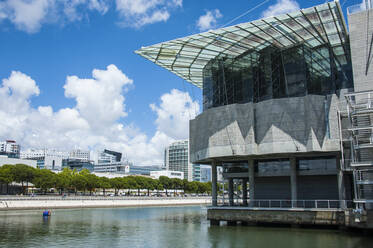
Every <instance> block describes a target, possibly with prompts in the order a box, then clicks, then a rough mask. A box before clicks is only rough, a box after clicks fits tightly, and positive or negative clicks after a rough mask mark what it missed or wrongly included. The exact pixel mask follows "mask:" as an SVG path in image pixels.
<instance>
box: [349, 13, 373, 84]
mask: <svg viewBox="0 0 373 248" xmlns="http://www.w3.org/2000/svg"><path fill="white" fill-rule="evenodd" d="M348 24H349V31H350V37H353V38H351V39H350V49H351V60H352V67H353V75H354V86H355V91H366V90H372V88H373V85H372V84H373V9H369V10H366V11H358V12H356V13H351V14H349V15H348Z"/></svg>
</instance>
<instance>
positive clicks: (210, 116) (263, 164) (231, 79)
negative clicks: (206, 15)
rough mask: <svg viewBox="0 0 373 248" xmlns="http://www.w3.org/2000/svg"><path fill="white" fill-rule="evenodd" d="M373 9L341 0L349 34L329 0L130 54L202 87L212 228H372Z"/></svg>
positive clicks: (193, 143)
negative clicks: (222, 188) (220, 190)
mask: <svg viewBox="0 0 373 248" xmlns="http://www.w3.org/2000/svg"><path fill="white" fill-rule="evenodd" d="M371 7H372V1H370V0H369V1H364V2H363V4H359V5H356V6H352V7H350V8H348V20H349V31H350V33H349V31H348V29H347V26H346V22H345V19H344V16H343V11H342V10H341V5H340V3H339V2H338V1H334V2H327V3H324V4H321V5H318V6H314V7H311V8H307V9H302V10H298V11H295V12H293V13H288V14H282V15H278V16H274V17H268V18H264V19H260V20H255V21H252V22H248V23H241V24H237V25H234V26H230V27H224V28H220V29H217V30H210V31H208V32H204V33H200V34H195V35H191V36H188V37H184V38H179V39H175V40H171V41H167V42H163V43H159V44H156V45H152V46H148V47H142V48H141V49H140V50H138V51H136V53H138V54H140V55H141V56H143V57H145V58H147V59H149V60H150V61H152V62H154V63H156V64H158V65H160V66H162V67H164V68H165V69H167V70H169V71H171V72H173V73H175V74H176V75H178V76H180V77H181V78H183V79H185V80H186V81H188V82H190V83H192V84H194V85H196V86H198V87H200V88H201V89H202V93H203V112H202V113H201V114H200V115H198V116H197V117H196V118H195V119H193V120H191V121H190V145H189V146H190V160H191V162H192V163H199V164H206V165H210V166H211V168H212V178H211V179H212V195H213V197H212V207H211V208H209V209H208V219H210V220H211V223H212V224H217V223H219V221H220V220H228V221H229V222H235V221H244V222H245V221H248V222H270V223H273V222H280V223H288V224H323V225H327V224H330V225H332V224H333V225H347V226H355V227H362V228H373V219H372V217H369V216H370V214H369V211H371V210H370V209H371V208H372V204H371V203H373V187H372V185H373V169H372V168H373V158H372V156H373V155H372V154H373V152H372V147H373V142H372V141H373V139H372V126H373V125H372V124H373V116H372V113H373V104H372V102H373V66H372V59H371V58H372V56H373V55H372V53H373V52H372V51H371V50H372V37H373V36H372V31H373V10H372V8H371ZM359 91H364V92H360V93H357V92H359ZM347 106H348V107H347ZM217 167H221V168H223V177H224V181H225V182H227V184H228V192H229V197H228V199H227V200H228V201H227V202H221V201H219V202H218V198H217ZM238 184H240V185H241V188H242V190H241V192H238V191H237V190H236V189H237V188H238V187H235V185H238ZM248 188H249V190H248ZM235 191H236V192H235ZM248 191H249V192H248ZM248 198H250V200H249V201H248ZM221 204H222V205H224V208H221V207H220V205H221ZM243 207H244V208H243ZM263 208H266V209H265V210H264V209H263ZM273 208H276V209H273ZM298 208H301V209H302V210H301V211H298V210H297V209H298ZM325 208H328V210H327V211H329V212H327V211H325ZM271 209H273V210H272V212H268V211H270V210H271ZM278 209H284V211H282V212H281V211H280V212H279V211H278ZM353 209H355V210H353ZM289 210H292V211H289ZM261 211H266V212H265V213H266V214H261ZM276 211H277V212H276ZM328 213H333V214H330V215H329V214H328ZM320 214H326V215H325V216H328V217H326V219H324V220H320V219H319V218H318V216H319V215H320ZM273 216H276V218H274V217H273ZM307 216H308V217H307Z"/></svg>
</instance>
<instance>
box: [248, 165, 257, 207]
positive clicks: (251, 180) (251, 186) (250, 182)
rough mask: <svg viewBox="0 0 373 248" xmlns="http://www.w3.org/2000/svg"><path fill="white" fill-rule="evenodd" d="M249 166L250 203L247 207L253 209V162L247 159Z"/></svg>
mask: <svg viewBox="0 0 373 248" xmlns="http://www.w3.org/2000/svg"><path fill="white" fill-rule="evenodd" d="M247 163H248V165H249V187H250V188H249V195H250V201H249V206H250V207H254V200H255V198H254V194H255V171H254V160H253V159H249V160H248V161H247Z"/></svg>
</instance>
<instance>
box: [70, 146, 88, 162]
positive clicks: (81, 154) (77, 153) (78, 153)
mask: <svg viewBox="0 0 373 248" xmlns="http://www.w3.org/2000/svg"><path fill="white" fill-rule="evenodd" d="M69 158H71V159H79V160H83V161H89V160H90V152H89V151H84V150H80V149H75V150H72V151H70V153H69Z"/></svg>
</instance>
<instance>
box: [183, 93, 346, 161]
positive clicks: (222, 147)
mask: <svg viewBox="0 0 373 248" xmlns="http://www.w3.org/2000/svg"><path fill="white" fill-rule="evenodd" d="M339 99H340V98H339V97H338V96H337V95H335V94H334V95H329V96H326V97H325V96H317V95H308V96H304V97H293V98H283V99H271V100H268V101H263V102H259V103H255V104H254V103H246V104H231V105H226V106H221V107H217V108H213V109H208V110H206V111H204V112H203V113H202V114H200V115H198V116H197V117H196V118H195V119H194V120H191V121H190V136H191V137H190V156H191V160H192V162H193V163H196V162H200V163H202V162H208V161H211V159H213V158H219V157H232V156H235V157H237V156H243V157H245V156H260V155H269V154H281V153H286V154H289V153H306V152H307V153H309V152H338V151H340V144H339V133H338V116H337V110H338V108H339V104H340V101H339Z"/></svg>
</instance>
